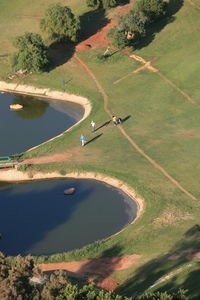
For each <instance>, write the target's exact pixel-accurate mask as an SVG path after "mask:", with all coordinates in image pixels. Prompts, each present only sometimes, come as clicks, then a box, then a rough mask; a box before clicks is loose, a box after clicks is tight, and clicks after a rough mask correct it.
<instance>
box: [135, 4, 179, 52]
mask: <svg viewBox="0 0 200 300" xmlns="http://www.w3.org/2000/svg"><path fill="white" fill-rule="evenodd" d="M182 6H183V0H170V1H169V2H168V4H166V10H165V11H166V14H165V16H162V17H161V18H160V19H158V20H157V21H155V22H153V23H152V24H148V25H147V28H146V34H145V36H143V37H140V38H139V39H138V40H136V41H135V42H134V41H133V45H132V46H133V47H134V49H135V50H140V49H142V48H144V47H146V46H148V45H149V44H150V43H151V42H152V41H153V40H154V39H155V36H156V34H157V33H159V32H160V31H162V29H163V28H165V26H166V25H168V24H170V23H172V22H174V21H175V19H176V17H175V16H173V15H174V14H175V13H176V12H178V11H179V10H180V9H181V7H182Z"/></svg>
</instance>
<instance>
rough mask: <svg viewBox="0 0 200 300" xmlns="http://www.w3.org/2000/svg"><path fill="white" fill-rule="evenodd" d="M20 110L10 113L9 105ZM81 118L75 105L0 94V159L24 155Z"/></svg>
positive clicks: (79, 110)
mask: <svg viewBox="0 0 200 300" xmlns="http://www.w3.org/2000/svg"><path fill="white" fill-rule="evenodd" d="M16 103H17V104H22V105H23V107H24V108H23V109H22V110H19V111H11V110H10V109H9V106H10V104H16ZM83 114H84V109H83V107H82V106H80V105H78V104H74V103H71V102H64V101H59V100H47V99H39V98H36V97H31V96H25V95H15V94H2V93H1V94H0V136H1V146H0V156H6V155H11V154H16V153H21V152H24V151H26V150H28V149H30V148H31V147H34V146H37V145H39V144H40V143H42V142H44V141H47V140H48V139H50V138H52V137H54V136H56V135H58V134H60V133H62V132H63V131H65V130H66V129H68V128H69V127H71V126H72V125H73V124H75V123H76V122H77V121H79V120H80V119H81V118H82V116H83Z"/></svg>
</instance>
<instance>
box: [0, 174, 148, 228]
mask: <svg viewBox="0 0 200 300" xmlns="http://www.w3.org/2000/svg"><path fill="white" fill-rule="evenodd" d="M58 178H60V179H63V178H72V179H93V180H98V181H101V182H104V183H106V184H109V185H111V186H113V187H115V188H118V189H119V190H122V191H123V192H124V193H125V194H127V195H128V196H129V197H130V198H131V199H132V200H133V201H134V202H135V203H136V204H137V208H138V209H137V215H136V218H135V219H134V220H133V221H132V222H131V223H130V224H133V223H134V222H135V221H136V220H137V219H138V218H139V217H140V216H141V215H142V213H143V211H144V207H145V202H144V200H143V199H142V198H141V197H139V196H138V195H137V193H136V191H135V190H134V189H133V188H132V187H131V186H130V185H128V184H126V183H124V182H123V181H121V180H119V179H117V178H114V177H111V176H107V175H104V174H101V173H96V172H70V173H68V174H66V175H61V174H60V173H58V172H51V173H41V172H31V173H30V172H21V171H18V170H16V169H12V170H4V171H2V172H0V181H4V182H5V181H6V182H23V181H34V180H45V179H58ZM125 227H126V226H125ZM125 227H124V228H125ZM124 228H123V229H124ZM123 229H122V230H123ZM122 230H120V231H119V232H121V231H122ZM119 232H118V233H119Z"/></svg>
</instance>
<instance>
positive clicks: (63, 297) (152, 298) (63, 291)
mask: <svg viewBox="0 0 200 300" xmlns="http://www.w3.org/2000/svg"><path fill="white" fill-rule="evenodd" d="M33 276H35V277H36V278H41V279H44V276H46V277H47V276H48V275H44V274H43V273H42V271H41V270H40V269H39V267H37V266H36V267H35V266H34V262H33V260H32V259H31V257H29V256H27V257H21V256H20V255H19V256H17V257H16V259H15V263H14V264H13V266H10V264H9V263H8V261H7V259H6V257H5V256H4V255H3V254H2V253H1V252H0V291H1V295H0V296H1V297H2V299H4V300H11V299H13V300H14V299H18V300H20V299H23V300H30V299H32V300H47V299H49V300H54V299H55V300H187V299H188V297H187V296H186V293H185V291H184V290H179V291H178V292H176V293H173V294H168V293H166V292H164V293H163V292H155V293H152V292H150V293H148V292H147V293H144V294H142V295H139V296H136V297H134V298H132V297H131V298H127V297H126V296H120V295H117V294H116V293H114V292H111V291H109V292H108V291H106V290H102V289H99V288H96V287H95V286H94V285H93V284H86V285H82V286H81V285H77V284H72V283H70V281H69V280H68V278H67V276H66V273H65V272H64V271H57V272H55V273H54V274H51V275H50V276H48V277H47V278H46V280H44V283H43V284H33V283H31V281H30V279H31V278H33Z"/></svg>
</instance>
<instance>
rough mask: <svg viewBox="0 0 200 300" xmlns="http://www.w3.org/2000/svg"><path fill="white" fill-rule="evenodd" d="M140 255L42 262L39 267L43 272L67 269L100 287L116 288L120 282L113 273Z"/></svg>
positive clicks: (132, 263)
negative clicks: (113, 276)
mask: <svg viewBox="0 0 200 300" xmlns="http://www.w3.org/2000/svg"><path fill="white" fill-rule="evenodd" d="M140 257H141V255H138V254H132V255H125V256H122V257H120V256H116V257H112V258H107V257H96V258H93V259H87V260H83V261H73V262H62V263H49V264H40V265H39V267H40V268H41V270H42V271H43V272H50V271H55V270H65V271H66V273H67V274H68V275H70V276H73V277H77V278H84V279H85V280H86V281H88V282H91V281H92V282H94V283H95V284H96V285H97V286H98V287H101V288H104V289H107V290H115V289H116V288H117V287H118V286H119V284H120V283H119V282H116V281H114V279H113V278H112V273H113V272H114V271H117V270H124V269H127V268H129V267H131V266H133V265H134V264H136V263H137V262H138V260H139V259H140Z"/></svg>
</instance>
